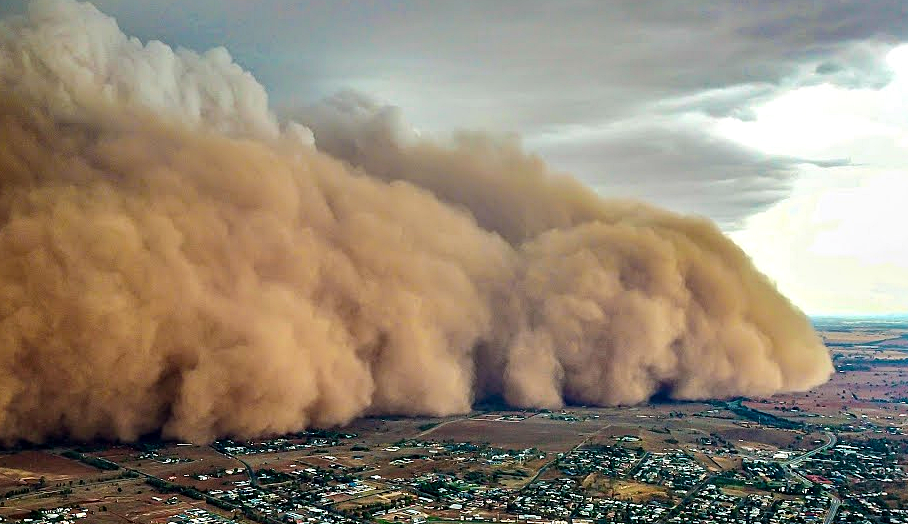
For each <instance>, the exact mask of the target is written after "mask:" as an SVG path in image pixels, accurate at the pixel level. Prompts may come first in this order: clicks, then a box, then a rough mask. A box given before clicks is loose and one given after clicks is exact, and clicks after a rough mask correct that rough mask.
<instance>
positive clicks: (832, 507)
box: [823, 492, 842, 524]
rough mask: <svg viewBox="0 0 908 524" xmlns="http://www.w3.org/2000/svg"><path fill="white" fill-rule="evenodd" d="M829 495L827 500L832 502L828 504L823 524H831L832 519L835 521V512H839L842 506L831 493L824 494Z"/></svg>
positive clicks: (837, 498)
mask: <svg viewBox="0 0 908 524" xmlns="http://www.w3.org/2000/svg"><path fill="white" fill-rule="evenodd" d="M826 494H827V495H829V498H830V499H831V500H832V502H830V504H829V511H827V512H826V519H825V520H823V524H832V521H833V519H835V514H836V512H838V511H839V506H841V505H842V501H841V500H839V497H836V496H835V495H833V494H832V493H828V492H827V493H826Z"/></svg>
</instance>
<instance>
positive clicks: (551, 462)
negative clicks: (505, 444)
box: [520, 424, 612, 491]
mask: <svg viewBox="0 0 908 524" xmlns="http://www.w3.org/2000/svg"><path fill="white" fill-rule="evenodd" d="M610 427H612V425H611V424H606V425H604V426H602V427H601V428H599V429H597V430H596V431H594V432H592V433H590V434H589V435H587V436H586V437H584V439H583V440H581V441H580V442H579V443H577V445H576V446H574V447H573V448H571V450H570V451H568V452H567V453H565V454H564V456H565V457H567V456H569V455H571V454H572V453H574V452H575V451H577V450H578V449H580V448H581V447H583V446H584V445H585V444H586V443H587V442H589V441H590V439H591V438H593V437H595V436H597V435H600V434H602V432H603V431H605V430H607V429H608V428H610ZM562 458H563V457H562ZM556 462H558V455H557V454H556V455H555V458H554V459H552V460H550V461H548V462H546V463H545V465H543V466H542V467H541V468H539V471H537V472H536V474H535V475H533V478H531V479H530V480H528V481H527V483H526V484H524V485H523V486H521V487H520V491H523V490H525V489H527V488H528V487H530V486H532V485H533V483H535V482H536V480H537V479H538V478H539V475H542V474H543V473H545V471H546V470H548V469H549V466H552V465H553V464H555V463H556Z"/></svg>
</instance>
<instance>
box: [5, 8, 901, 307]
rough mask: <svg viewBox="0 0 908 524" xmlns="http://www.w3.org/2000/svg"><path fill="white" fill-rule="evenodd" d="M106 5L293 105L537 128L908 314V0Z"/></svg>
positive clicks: (768, 252) (613, 174)
mask: <svg viewBox="0 0 908 524" xmlns="http://www.w3.org/2000/svg"><path fill="white" fill-rule="evenodd" d="M93 3H94V4H95V5H96V6H97V7H98V8H99V9H101V10H102V11H104V12H105V13H107V14H109V15H112V16H114V17H115V18H116V19H117V21H118V23H119V24H120V27H121V28H122V29H123V31H124V32H126V33H127V34H131V35H135V36H137V37H138V38H140V39H141V40H142V41H148V40H152V39H158V40H161V41H163V42H165V43H167V44H169V45H171V46H175V47H176V46H182V47H187V48H190V49H194V50H197V51H204V50H206V49H209V48H211V47H215V46H224V47H226V48H227V49H228V50H229V51H230V53H231V55H232V56H233V57H234V58H235V59H236V61H237V62H238V63H240V64H241V65H242V66H243V67H244V68H246V69H247V70H249V71H250V72H252V74H253V75H255V77H256V78H257V79H258V81H259V82H261V83H262V84H263V85H264V86H265V87H266V88H267V89H268V92H269V94H270V97H271V104H272V106H273V107H274V108H275V109H276V111H277V112H278V114H281V113H282V112H292V111H293V110H294V108H298V107H301V106H306V105H309V104H313V103H315V102H317V101H318V100H319V99H321V98H323V97H325V96H328V95H331V94H332V93H334V92H336V91H338V90H343V89H353V90H356V91H359V92H362V93H364V94H366V95H368V96H370V97H373V98H374V99H376V100H379V101H381V102H382V103H387V104H391V105H394V106H397V107H399V108H401V110H402V113H403V115H404V117H405V118H406V119H407V121H408V122H410V123H411V124H412V126H414V127H415V128H416V129H418V130H420V132H424V133H431V134H439V135H442V134H445V133H448V132H450V131H452V130H456V129H463V128H466V129H482V130H486V131H490V132H493V133H508V134H510V133H516V134H518V135H520V136H521V137H522V139H523V142H524V144H525V145H526V147H527V149H529V150H531V151H535V152H538V153H539V154H540V155H542V156H543V157H544V158H546V159H547V160H548V161H549V162H550V163H551V164H552V165H553V166H554V167H555V168H557V169H561V170H564V171H569V172H571V173H573V174H575V175H576V176H578V177H579V178H580V179H582V180H583V181H584V182H586V183H587V184H589V185H590V186H592V187H594V188H595V189H596V190H597V191H598V192H599V193H600V194H602V195H603V196H606V197H633V198H640V199H643V200H647V201H650V202H653V203H655V204H658V205H661V206H664V207H668V208H670V209H673V210H676V211H680V212H685V213H695V214H701V215H705V216H708V217H710V218H712V219H714V220H716V221H717V222H718V223H719V224H720V225H721V226H722V227H723V229H724V230H725V231H726V232H728V233H729V234H730V235H731V236H732V237H733V238H734V239H735V240H736V241H737V242H738V243H739V244H740V245H741V246H742V247H743V248H744V249H745V250H746V251H747V252H748V253H750V254H751V256H752V257H753V258H754V260H755V262H756V263H757V265H758V267H760V268H761V269H762V270H763V271H764V272H766V273H767V274H768V275H769V276H770V277H771V278H773V279H774V280H775V281H776V282H777V283H778V285H779V287H780V288H781V290H782V291H783V292H785V293H786V294H788V295H789V296H790V297H791V298H792V300H793V301H794V302H795V303H796V304H798V305H799V306H801V307H802V308H803V309H804V310H805V311H807V312H808V313H811V314H821V313H891V312H908V229H906V227H905V223H906V219H905V206H906V204H908V97H906V95H908V3H905V2H903V1H901V0H891V1H890V0H880V1H862V0H853V1H849V0H841V1H839V0H829V1H815V0H795V1H784V2H783V1H768V2H732V1H726V2H716V3H710V4H708V5H707V4H706V3H701V2H664V3H641V2H636V1H632V0H626V1H598V0H593V1H545V2H536V1H524V0H521V1H516V0H515V1H510V2H503V1H497V2H461V1H439V2H415V1H400V2H375V3H366V2H331V1H322V2H313V1H292V2H291V1H289V0H284V1H279V0H254V1H253V0H180V1H177V0H143V1H141V2H133V1H127V0H95V1H94V2H93ZM24 6H25V2H24V1H18V0H16V1H13V2H4V3H3V4H0V15H2V14H7V13H12V12H20V11H22V10H24Z"/></svg>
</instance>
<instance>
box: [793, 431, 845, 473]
mask: <svg viewBox="0 0 908 524" xmlns="http://www.w3.org/2000/svg"><path fill="white" fill-rule="evenodd" d="M824 434H825V435H826V443H825V444H823V445H822V446H820V447H818V448H814V449H812V450H810V451H808V452H807V453H802V454H801V455H798V456H797V457H795V458H792V459H788V460H786V461H784V462H782V464H781V465H782V467H788V466H795V465H797V464H799V463H801V462H803V461H804V460H806V459H808V458H810V457H812V456H814V455H816V454H817V453H819V452H821V451H823V450H825V449H828V448H830V447H832V446H835V444H836V436H835V434H833V433H829V432H825V433H824Z"/></svg>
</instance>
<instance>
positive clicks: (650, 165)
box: [533, 122, 850, 230]
mask: <svg viewBox="0 0 908 524" xmlns="http://www.w3.org/2000/svg"><path fill="white" fill-rule="evenodd" d="M609 131H610V132H599V133H595V134H592V135H590V136H586V137H574V138H571V139H567V140H552V141H540V142H539V143H537V144H533V145H534V149H535V150H537V151H538V152H540V153H541V154H542V155H543V156H545V157H546V158H547V159H549V160H550V161H551V162H552V163H553V164H555V165H557V166H559V167H561V168H564V169H567V170H568V171H570V172H574V173H583V174H584V175H583V180H584V182H586V183H587V184H589V185H591V186H593V187H594V188H596V189H597V190H598V191H599V192H600V193H602V194H607V195H610V196H612V197H625V198H648V199H649V200H652V201H653V202H656V203H658V204H659V205H662V206H667V207H671V208H672V209H676V210H678V211H681V212H684V213H696V214H702V215H706V216H709V217H710V218H712V219H713V220H715V221H716V222H718V223H719V225H720V226H721V227H722V228H723V229H726V230H734V229H738V228H740V227H741V226H742V223H741V220H742V218H744V217H747V216H749V215H752V214H754V213H758V212H760V211H763V210H765V209H766V208H768V207H769V206H771V205H772V204H774V203H775V202H777V201H779V200H781V199H783V198H785V197H786V196H787V195H788V193H789V190H790V187H791V183H792V182H793V181H794V179H795V177H796V176H797V173H798V167H799V166H800V165H802V164H812V165H815V166H817V167H823V168H834V167H841V166H847V165H850V161H849V160H847V159H821V160H817V159H807V158H798V157H791V156H783V155H766V154H764V153H761V152H759V151H756V150H754V149H750V148H747V147H744V146H742V145H740V144H738V143H736V142H733V141H731V140H727V139H723V138H718V137H712V136H709V135H705V134H703V133H702V132H700V131H699V130H697V129H696V128H694V127H693V126H692V125H678V124H673V123H671V122H653V123H648V124H642V125H639V124H638V125H622V124H616V125H615V126H614V127H613V128H611V129H610V130H609Z"/></svg>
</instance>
